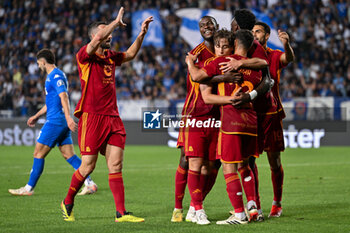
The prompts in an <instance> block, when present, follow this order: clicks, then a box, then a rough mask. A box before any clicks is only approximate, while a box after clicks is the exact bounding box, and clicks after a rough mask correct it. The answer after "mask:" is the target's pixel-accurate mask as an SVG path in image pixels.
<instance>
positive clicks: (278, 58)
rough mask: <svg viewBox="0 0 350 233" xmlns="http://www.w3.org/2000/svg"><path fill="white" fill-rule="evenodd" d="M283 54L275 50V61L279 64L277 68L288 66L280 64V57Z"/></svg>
mask: <svg viewBox="0 0 350 233" xmlns="http://www.w3.org/2000/svg"><path fill="white" fill-rule="evenodd" d="M283 54H284V52H282V51H281V50H278V49H277V50H275V54H274V56H275V59H277V60H278V64H279V68H284V67H286V66H287V65H288V64H284V63H283V62H281V56H282V55H283Z"/></svg>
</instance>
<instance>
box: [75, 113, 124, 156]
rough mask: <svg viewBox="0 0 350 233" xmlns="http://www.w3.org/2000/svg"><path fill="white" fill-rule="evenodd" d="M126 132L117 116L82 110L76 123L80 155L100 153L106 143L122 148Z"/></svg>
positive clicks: (104, 150)
mask: <svg viewBox="0 0 350 233" xmlns="http://www.w3.org/2000/svg"><path fill="white" fill-rule="evenodd" d="M125 138H126V133H125V129H124V124H123V122H122V120H121V119H120V117H119V116H107V115H100V114H94V113H87V112H84V113H83V114H82V115H81V117H80V120H79V124H78V141H79V148H80V153H81V154H82V155H97V154H98V152H100V153H101V154H102V155H105V153H106V146H107V144H110V145H113V146H118V147H120V148H122V149H123V150H124V147H125Z"/></svg>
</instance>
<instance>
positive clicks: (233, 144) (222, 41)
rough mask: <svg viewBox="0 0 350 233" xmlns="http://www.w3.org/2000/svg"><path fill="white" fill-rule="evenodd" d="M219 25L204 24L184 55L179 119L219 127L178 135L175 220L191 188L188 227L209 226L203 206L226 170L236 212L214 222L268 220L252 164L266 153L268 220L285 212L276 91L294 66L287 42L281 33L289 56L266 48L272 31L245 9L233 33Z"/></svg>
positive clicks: (237, 16)
mask: <svg viewBox="0 0 350 233" xmlns="http://www.w3.org/2000/svg"><path fill="white" fill-rule="evenodd" d="M218 27H219V25H218V24H217V22H216V20H215V18H213V17H211V16H204V17H203V18H202V19H201V20H200V22H199V29H200V33H201V35H202V37H203V39H204V42H202V43H201V44H199V45H198V46H197V47H196V48H194V49H193V50H192V51H190V52H189V53H188V55H187V57H186V64H187V66H188V74H187V97H186V101H185V105H184V107H183V111H182V115H183V116H184V117H185V118H187V119H191V120H193V119H195V120H196V121H205V120H207V119H210V118H215V119H220V120H221V127H220V129H218V128H198V127H185V128H181V129H180V133H179V138H178V145H177V146H178V147H179V148H181V157H180V163H179V166H178V168H177V171H176V175H175V208H174V211H173V215H172V218H171V221H172V222H182V221H183V206H182V201H183V198H184V192H185V188H186V184H187V185H188V189H189V193H190V195H191V204H190V207H189V210H188V212H187V215H186V217H185V219H186V221H188V222H194V223H197V224H200V225H206V224H210V221H209V220H208V217H207V215H206V213H205V211H204V208H203V201H204V200H205V197H206V196H207V194H208V193H209V192H210V190H211V189H212V187H213V185H214V183H215V180H216V177H217V173H218V170H219V168H220V166H221V165H222V167H223V173H224V177H225V181H226V190H227V194H228V196H229V199H230V201H231V204H232V206H233V208H234V211H231V212H230V213H231V216H230V217H229V218H228V219H225V220H223V221H217V222H216V223H217V224H247V223H248V222H250V221H264V216H263V213H262V209H261V205H260V197H259V180H258V169H257V166H256V164H255V158H257V157H259V155H260V154H262V153H263V151H266V152H267V157H268V161H269V164H270V168H271V178H272V184H273V192H274V199H273V202H272V208H271V211H270V214H269V217H279V216H281V214H282V206H281V200H282V187H283V176H284V172H283V168H282V165H281V159H280V152H281V151H284V138H283V128H282V119H283V118H284V117H285V115H284V111H283V107H282V104H281V100H280V97H279V91H278V90H279V81H280V73H281V69H282V68H284V67H285V66H287V65H288V63H290V62H291V61H293V60H294V53H293V50H292V48H291V46H290V44H289V36H288V34H287V33H286V32H281V31H278V37H279V39H280V40H281V42H282V44H283V46H284V50H285V52H281V51H279V50H272V49H270V48H268V47H267V41H268V39H269V37H270V27H269V26H268V25H267V24H265V23H263V22H257V21H256V17H255V15H254V14H253V13H252V12H250V11H249V10H246V9H242V10H237V11H235V13H234V19H233V20H232V22H231V31H228V30H226V29H221V30H218ZM242 186H243V190H244V194H245V196H246V200H247V204H246V206H245V205H244V204H243V197H242V195H243V190H242Z"/></svg>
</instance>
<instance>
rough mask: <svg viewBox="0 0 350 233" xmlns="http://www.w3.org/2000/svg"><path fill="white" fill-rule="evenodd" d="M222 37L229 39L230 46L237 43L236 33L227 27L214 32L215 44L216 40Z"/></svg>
mask: <svg viewBox="0 0 350 233" xmlns="http://www.w3.org/2000/svg"><path fill="white" fill-rule="evenodd" d="M222 38H225V39H227V41H228V43H229V45H230V47H233V46H234V45H235V37H234V34H233V33H232V32H231V31H229V30H227V29H226V28H223V29H220V30H218V31H216V32H215V33H214V44H216V42H218V41H219V39H222Z"/></svg>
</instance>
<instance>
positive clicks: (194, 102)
mask: <svg viewBox="0 0 350 233" xmlns="http://www.w3.org/2000/svg"><path fill="white" fill-rule="evenodd" d="M190 53H191V54H194V55H195V54H198V53H199V55H198V58H197V61H196V63H195V65H196V66H197V67H199V68H202V67H203V66H204V63H205V62H206V61H207V60H208V59H209V58H212V57H215V54H214V53H212V52H211V51H210V50H209V48H208V47H207V46H206V45H205V44H204V42H202V43H200V44H199V45H198V46H197V47H196V48H194V49H192V50H191V51H190ZM182 115H189V116H191V117H199V116H208V117H215V116H217V115H218V109H217V108H216V107H214V106H213V105H209V104H205V103H204V100H203V98H202V94H201V92H200V89H199V83H196V82H193V81H192V79H191V76H190V74H189V72H187V96H186V100H185V105H184V107H183V109H182Z"/></svg>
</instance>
